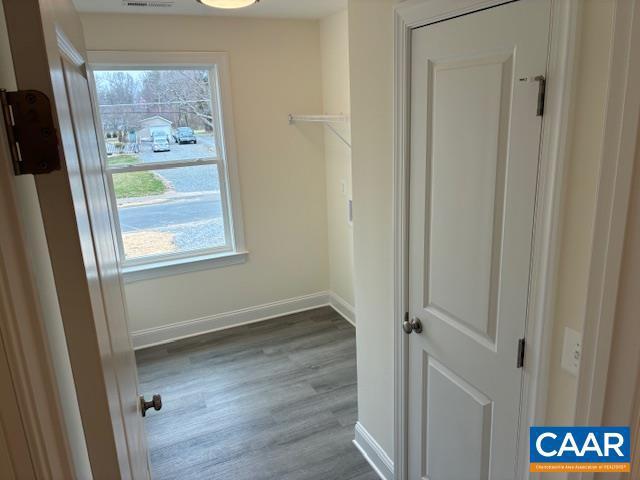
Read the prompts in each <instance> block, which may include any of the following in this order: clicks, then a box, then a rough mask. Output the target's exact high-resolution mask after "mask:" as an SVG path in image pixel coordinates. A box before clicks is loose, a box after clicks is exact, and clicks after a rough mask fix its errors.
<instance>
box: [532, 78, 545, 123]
mask: <svg viewBox="0 0 640 480" xmlns="http://www.w3.org/2000/svg"><path fill="white" fill-rule="evenodd" d="M534 80H535V81H536V82H538V107H537V110H536V116H538V117H541V116H542V115H544V97H545V94H546V90H547V79H546V78H545V77H544V75H538V76H537V77H534Z"/></svg>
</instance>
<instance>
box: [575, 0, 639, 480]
mask: <svg viewBox="0 0 640 480" xmlns="http://www.w3.org/2000/svg"><path fill="white" fill-rule="evenodd" d="M611 40H612V54H611V61H610V67H609V86H608V92H607V107H606V116H605V124H604V129H603V133H604V141H603V145H602V154H601V155H602V160H603V161H604V160H607V164H608V168H603V169H602V170H601V172H600V178H599V181H598V197H597V203H596V209H597V210H596V218H595V222H594V234H593V240H592V249H591V263H590V267H589V283H588V287H587V288H588V290H587V293H588V294H587V305H586V311H585V318H584V330H583V337H582V360H581V363H580V372H579V375H578V391H577V399H576V409H575V414H574V422H575V424H576V425H599V424H601V423H602V419H603V413H604V402H605V396H606V393H607V381H608V375H607V373H608V370H609V360H610V353H611V342H612V338H613V331H614V323H615V316H616V305H617V303H618V286H619V285H618V284H619V279H620V272H621V266H622V257H623V249H624V240H625V233H626V225H627V214H628V209H629V202H630V192H631V183H632V176H633V174H634V161H635V155H636V149H637V148H639V147H640V144H638V145H636V143H637V142H638V139H637V132H638V121H639V118H638V115H639V112H640V5H638V3H637V2H629V1H625V0H617V1H616V3H615V15H614V24H613V37H612V39H611ZM635 174H636V175H637V174H638V172H636V173H635ZM632 428H633V426H632ZM575 478H583V479H589V478H594V475H593V474H589V473H583V474H579V475H578V474H576V475H575Z"/></svg>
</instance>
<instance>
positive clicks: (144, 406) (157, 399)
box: [140, 393, 162, 417]
mask: <svg viewBox="0 0 640 480" xmlns="http://www.w3.org/2000/svg"><path fill="white" fill-rule="evenodd" d="M140 407H141V411H142V416H143V417H146V416H147V410H149V409H150V408H153V409H154V410H155V411H158V410H160V409H161V408H162V397H161V396H160V395H158V394H157V393H156V394H155V395H154V396H153V397H152V398H151V401H150V402H147V401H146V400H145V399H144V397H143V396H142V395H141V396H140Z"/></svg>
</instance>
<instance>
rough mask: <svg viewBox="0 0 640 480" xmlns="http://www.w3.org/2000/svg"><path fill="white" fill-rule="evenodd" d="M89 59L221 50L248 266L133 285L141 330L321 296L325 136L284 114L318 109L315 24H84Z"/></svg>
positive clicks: (135, 323) (129, 19)
mask: <svg viewBox="0 0 640 480" xmlns="http://www.w3.org/2000/svg"><path fill="white" fill-rule="evenodd" d="M82 23H83V26H84V32H85V41H86V45H87V49H88V50H141V51H226V52H228V53H229V60H230V67H231V82H232V84H231V90H232V101H233V109H234V123H235V134H236V143H237V148H238V166H239V177H240V184H241V197H242V206H243V215H244V227H245V236H246V243H247V248H248V250H249V252H250V254H249V260H248V261H247V262H246V263H245V264H241V265H235V266H229V267H224V268H219V269H213V270H208V271H200V272H195V273H189V274H183V275H179V276H172V277H165V278H160V279H153V280H147V281H143V282H137V283H131V284H128V285H127V287H126V293H127V300H128V309H129V315H130V329H131V330H132V331H139V330H141V329H147V328H152V327H158V326H162V325H167V324H172V323H176V322H181V321H186V320H192V319H197V318H201V317H208V316H211V315H215V314H218V313H222V312H229V311H234V310H238V309H242V308H246V307H253V306H257V305H262V304H266V303H269V302H274V301H279V300H283V299H288V298H293V297H298V296H302V295H307V294H312V293H316V292H320V291H326V290H327V289H328V286H329V269H328V264H329V262H328V253H327V251H328V247H327V207H326V205H327V201H326V185H325V165H324V152H323V150H324V148H323V143H324V142H323V132H322V129H321V128H319V127H318V126H317V125H299V126H298V125H296V126H290V125H288V123H287V114H288V113H289V112H295V113H314V112H320V111H321V110H322V108H323V104H322V84H321V83H322V81H321V78H322V77H321V65H320V28H319V23H318V22H317V21H307V20H273V19H251V18H230V17H225V18H220V17H189V16H164V15H157V16H151V15H150V16H146V15H102V14H98V15H92V14H88V15H83V16H82Z"/></svg>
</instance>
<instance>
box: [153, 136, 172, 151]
mask: <svg viewBox="0 0 640 480" xmlns="http://www.w3.org/2000/svg"><path fill="white" fill-rule="evenodd" d="M151 140H152V142H153V143H152V144H151V149H152V150H153V151H154V152H168V151H170V150H171V146H170V145H169V137H168V136H167V135H154V136H153V137H151Z"/></svg>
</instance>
